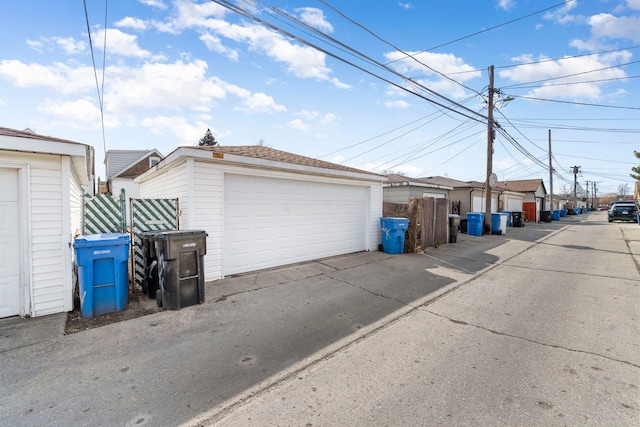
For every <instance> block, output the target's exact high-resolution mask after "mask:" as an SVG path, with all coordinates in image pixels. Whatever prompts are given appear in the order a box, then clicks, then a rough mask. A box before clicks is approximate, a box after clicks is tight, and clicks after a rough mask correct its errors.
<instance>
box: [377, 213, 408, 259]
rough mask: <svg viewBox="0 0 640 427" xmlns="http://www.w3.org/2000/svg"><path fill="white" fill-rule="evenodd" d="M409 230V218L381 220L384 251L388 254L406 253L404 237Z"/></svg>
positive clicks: (385, 218) (384, 218) (382, 218)
mask: <svg viewBox="0 0 640 427" xmlns="http://www.w3.org/2000/svg"><path fill="white" fill-rule="evenodd" d="M407 228H409V220H408V219H407V218H392V217H381V218H380V231H381V240H382V251H383V252H384V253H386V254H402V253H404V235H405V233H406V232H407Z"/></svg>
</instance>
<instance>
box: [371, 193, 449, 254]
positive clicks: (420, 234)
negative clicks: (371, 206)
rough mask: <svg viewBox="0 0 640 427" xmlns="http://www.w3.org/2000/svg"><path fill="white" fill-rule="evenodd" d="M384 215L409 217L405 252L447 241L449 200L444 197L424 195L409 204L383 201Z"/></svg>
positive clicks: (417, 250)
mask: <svg viewBox="0 0 640 427" xmlns="http://www.w3.org/2000/svg"><path fill="white" fill-rule="evenodd" d="M382 215H383V216H391V217H402V218H408V219H409V228H408V229H407V234H406V235H405V239H404V252H405V253H411V252H422V251H424V250H425V249H426V248H428V247H438V246H440V245H443V244H445V243H447V241H448V240H447V236H448V232H449V201H448V200H447V199H443V198H435V197H422V198H414V199H411V200H409V203H407V204H397V203H383V207H382Z"/></svg>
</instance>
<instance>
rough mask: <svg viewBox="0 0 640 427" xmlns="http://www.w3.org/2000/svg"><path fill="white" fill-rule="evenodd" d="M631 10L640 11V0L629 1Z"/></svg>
mask: <svg viewBox="0 0 640 427" xmlns="http://www.w3.org/2000/svg"><path fill="white" fill-rule="evenodd" d="M627 6H628V7H629V9H634V10H640V0H627Z"/></svg>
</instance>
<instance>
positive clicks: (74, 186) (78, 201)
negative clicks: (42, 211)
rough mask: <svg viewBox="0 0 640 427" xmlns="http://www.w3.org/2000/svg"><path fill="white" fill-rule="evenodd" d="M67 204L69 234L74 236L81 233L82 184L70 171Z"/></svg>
mask: <svg viewBox="0 0 640 427" xmlns="http://www.w3.org/2000/svg"><path fill="white" fill-rule="evenodd" d="M69 194H70V198H69V205H70V210H71V230H70V232H71V236H72V237H76V236H78V235H80V234H82V197H83V194H84V192H83V190H82V186H81V185H80V183H79V182H78V177H77V176H76V174H75V173H72V175H71V179H70V180H69Z"/></svg>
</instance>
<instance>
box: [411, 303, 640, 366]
mask: <svg viewBox="0 0 640 427" xmlns="http://www.w3.org/2000/svg"><path fill="white" fill-rule="evenodd" d="M420 311H424V312H427V313H429V314H433V315H434V316H438V317H440V318H442V319H447V320H448V321H450V322H452V323H455V324H456V325H462V326H470V327H472V328H476V329H480V330H482V331H485V332H489V333H491V334H494V335H498V336H502V337H507V338H513V339H517V340H520V341H525V342H528V343H530V344H535V345H540V346H543V347H548V348H554V349H558V350H564V351H569V352H572V353H580V354H585V355H588V356H595V357H601V358H603V359H607V360H610V361H612V362H617V363H622V364H624V365H628V366H632V367H634V368H639V369H640V365H637V364H635V363H631V362H629V361H627V360H621V359H616V358H614V357H610V356H606V355H604V354H600V353H594V352H591V351H584V350H577V349H575V348H569V347H564V346H561V345H557V344H549V343H545V342H541V341H536V340H533V339H530V338H524V337H520V336H518V335H513V334H510V333H508V332H501V331H496V330H494V329H490V328H487V327H485V326H481V325H476V324H473V323H469V322H465V321H463V320H459V319H454V318H452V317H449V316H445V315H444V314H440V313H436V312H435V311H431V310H427V309H424V308H421V309H420Z"/></svg>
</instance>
